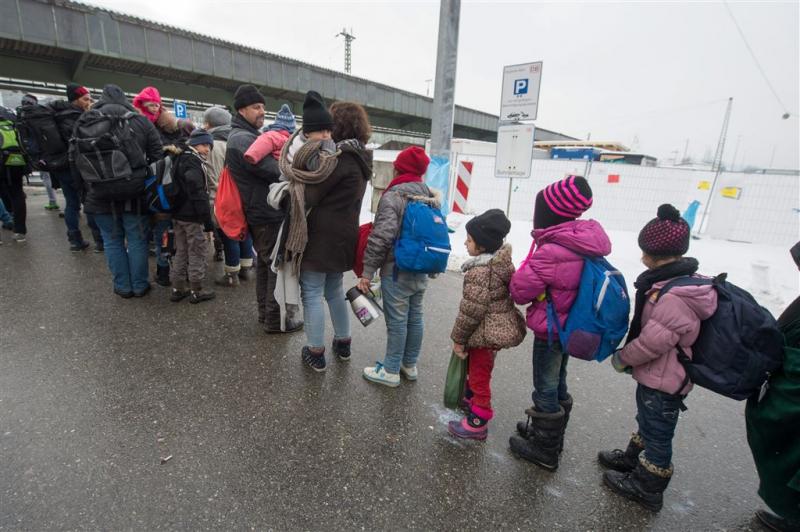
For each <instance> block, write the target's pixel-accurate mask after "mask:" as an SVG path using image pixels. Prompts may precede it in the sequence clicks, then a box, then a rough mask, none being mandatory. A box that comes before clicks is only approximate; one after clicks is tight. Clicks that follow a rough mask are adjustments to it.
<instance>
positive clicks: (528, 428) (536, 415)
mask: <svg viewBox="0 0 800 532" xmlns="http://www.w3.org/2000/svg"><path fill="white" fill-rule="evenodd" d="M591 206H592V189H591V187H590V186H589V183H588V182H587V181H586V179H584V178H583V177H582V176H576V175H570V176H567V177H566V178H565V179H562V180H560V181H557V182H555V183H552V184H550V185H548V186H546V187H545V188H544V189H542V190H541V191H539V193H538V194H537V195H536V203H535V207H534V211H533V232H532V233H531V234H532V236H533V244H532V246H531V251H530V253H528V257H527V258H526V259H525V261H524V262H523V263H522V265H521V266H520V267H519V268H518V269H517V271H516V273H514V276H513V277H512V278H511V283H510V285H509V289H510V292H511V297H512V298H513V299H514V302H516V303H517V304H518V305H529V306H528V310H527V323H528V327H529V328H530V329H531V330H533V333H534V342H533V393H532V394H531V398H532V400H533V406H532V407H530V408H528V409H526V410H525V413H526V414H527V415H528V420H527V422H526V421H522V422H520V423H518V424H517V431H518V432H519V434H518V435H513V436H512V437H511V439H510V440H509V445H510V447H511V450H512V452H514V453H515V454H516V455H518V456H519V457H521V458H524V459H525V460H528V461H530V462H532V463H534V464H536V465H538V466H540V467H543V468H545V469H547V470H550V471H554V470H555V469H557V468H558V458H559V454H560V452H561V450H562V448H563V442H564V432H565V431H566V427H567V422H568V420H569V415H570V412H571V410H572V404H573V402H572V396H570V394H569V393H568V391H567V358H568V355H567V353H565V352H564V350H563V349H562V346H561V343H560V341H559V339H558V335H557V333H556V332H555V326H556V324H549V323H548V309H547V307H548V303H549V304H551V305H552V307H553V309H554V310H555V314H556V318H557V320H558V324H557V325H558V327H562V328H563V327H564V324H565V322H566V319H567V315H568V314H569V312H570V309H571V308H572V305H573V303H574V302H575V298H576V297H577V295H578V288H579V286H580V281H581V274H582V272H583V264H584V257H604V256H606V255H608V254H609V253H611V241H610V240H609V238H608V235H607V234H606V232H605V231H604V230H603V227H602V226H601V225H600V224H599V223H598V222H597V221H595V220H578V218H579V217H580V216H581V215H582V214H583V213H584V212H586V210H588V209H589V207H591ZM548 325H549V326H548Z"/></svg>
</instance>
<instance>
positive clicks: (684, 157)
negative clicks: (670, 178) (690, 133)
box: [681, 139, 689, 163]
mask: <svg viewBox="0 0 800 532" xmlns="http://www.w3.org/2000/svg"><path fill="white" fill-rule="evenodd" d="M688 154H689V139H686V145H685V146H684V147H683V159H681V163H683V162H684V161H685V160H686V156H687V155H688Z"/></svg>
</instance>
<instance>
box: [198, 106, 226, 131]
mask: <svg viewBox="0 0 800 532" xmlns="http://www.w3.org/2000/svg"><path fill="white" fill-rule="evenodd" d="M203 122H205V123H206V124H208V125H209V127H220V126H229V125H230V123H231V114H230V113H229V112H228V110H227V109H225V108H224V107H219V106H217V105H215V106H214V107H209V108H208V109H206V112H205V113H203Z"/></svg>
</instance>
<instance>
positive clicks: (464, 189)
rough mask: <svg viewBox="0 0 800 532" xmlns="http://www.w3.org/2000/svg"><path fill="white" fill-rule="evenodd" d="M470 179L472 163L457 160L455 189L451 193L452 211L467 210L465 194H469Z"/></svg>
mask: <svg viewBox="0 0 800 532" xmlns="http://www.w3.org/2000/svg"><path fill="white" fill-rule="evenodd" d="M471 180H472V163H471V162H470V161H458V167H457V169H456V190H455V194H453V212H458V213H461V214H465V213H466V212H467V196H469V183H470V181H471Z"/></svg>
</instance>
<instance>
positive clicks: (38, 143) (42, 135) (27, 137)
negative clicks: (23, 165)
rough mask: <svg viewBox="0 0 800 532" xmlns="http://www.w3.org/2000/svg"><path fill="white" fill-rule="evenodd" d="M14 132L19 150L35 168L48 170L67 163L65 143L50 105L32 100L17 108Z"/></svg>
mask: <svg viewBox="0 0 800 532" xmlns="http://www.w3.org/2000/svg"><path fill="white" fill-rule="evenodd" d="M17 133H18V134H19V140H20V147H21V148H22V151H23V152H24V153H25V155H26V157H27V158H28V161H30V163H31V166H33V167H34V168H35V169H36V170H41V171H45V172H52V171H54V170H63V169H64V168H67V167H68V165H69V162H68V156H67V151H68V148H69V147H68V146H67V141H65V140H64V138H63V137H62V136H61V132H60V131H59V128H58V124H57V123H56V113H55V111H54V110H53V108H52V107H50V106H49V105H40V104H35V105H25V106H22V107H19V108H17Z"/></svg>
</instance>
